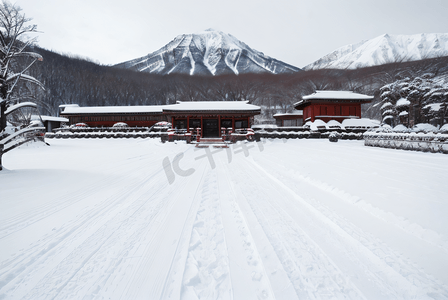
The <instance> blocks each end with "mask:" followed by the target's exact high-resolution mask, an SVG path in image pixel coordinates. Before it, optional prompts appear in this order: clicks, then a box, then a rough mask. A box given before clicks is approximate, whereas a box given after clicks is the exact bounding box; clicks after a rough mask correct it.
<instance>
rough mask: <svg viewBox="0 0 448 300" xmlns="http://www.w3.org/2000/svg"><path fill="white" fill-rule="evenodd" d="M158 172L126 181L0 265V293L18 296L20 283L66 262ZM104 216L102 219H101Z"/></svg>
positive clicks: (34, 278) (34, 279) (126, 205)
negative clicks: (0, 270)
mask: <svg viewBox="0 0 448 300" xmlns="http://www.w3.org/2000/svg"><path fill="white" fill-rule="evenodd" d="M161 172H162V169H161V168H160V169H158V170H156V171H155V172H153V173H150V174H149V175H148V176H146V177H145V178H143V179H142V180H139V181H137V182H133V183H131V184H130V185H126V183H127V182H124V183H123V185H124V186H120V185H119V186H118V193H117V194H115V195H114V196H112V197H109V198H107V199H104V200H103V201H101V202H99V203H98V204H96V205H95V206H94V207H93V208H89V209H88V210H87V211H85V212H84V213H81V214H79V215H78V217H77V218H76V219H74V220H72V221H70V222H68V223H66V224H64V225H63V227H61V228H60V229H58V230H56V231H55V232H54V233H52V234H49V235H47V236H45V237H43V239H42V240H40V241H38V242H37V243H35V245H30V247H29V249H26V250H24V251H22V253H23V254H21V255H19V256H16V257H13V258H12V259H10V260H8V261H5V262H3V263H2V268H1V269H3V270H5V272H4V273H2V274H0V279H1V282H2V284H3V287H5V286H6V285H8V286H9V288H6V290H5V289H1V288H0V292H2V293H10V294H11V293H14V295H16V294H17V293H18V291H17V290H16V289H17V288H23V286H21V283H22V282H28V285H29V286H32V284H33V282H34V283H37V281H38V280H39V279H40V278H42V276H43V275H45V274H43V273H42V272H45V271H44V270H46V269H48V267H49V266H53V267H56V265H55V262H56V264H58V262H60V261H64V260H66V259H67V258H65V259H64V255H67V251H72V250H71V249H73V248H74V247H80V246H81V245H83V244H85V241H86V238H88V236H89V234H92V231H94V230H95V229H98V228H101V226H104V225H103V224H104V223H107V222H109V221H110V216H114V215H117V214H119V213H120V210H121V209H125V208H127V207H129V206H131V205H132V203H127V201H128V200H129V199H128V198H129V195H132V194H133V193H135V192H136V191H138V190H139V189H140V188H141V187H142V186H143V185H144V184H145V183H146V182H148V181H149V180H151V179H152V178H154V177H156V176H157V175H159V174H160V173H161ZM159 177H160V176H159ZM122 179H123V178H122ZM106 180H107V179H106ZM109 183H110V182H109ZM99 191H102V190H99ZM92 197H94V195H93V196H92ZM104 217H106V218H105V219H104ZM29 253H33V255H31V256H30V255H29ZM49 259H51V262H50V264H48V260H49ZM59 264H60V263H59ZM6 267H7V268H6ZM37 274H39V275H37ZM36 275H37V276H36ZM47 292H48V291H47ZM44 293H45V291H44Z"/></svg>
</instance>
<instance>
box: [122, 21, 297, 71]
mask: <svg viewBox="0 0 448 300" xmlns="http://www.w3.org/2000/svg"><path fill="white" fill-rule="evenodd" d="M115 66H116V67H119V68H126V69H133V70H136V71H140V72H149V73H154V74H162V75H166V74H190V75H213V76H214V75H223V74H237V75H238V74H244V73H272V74H281V73H295V72H298V71H300V69H299V68H296V67H294V66H291V65H288V64H286V63H284V62H281V61H279V60H276V59H274V58H271V57H269V56H266V55H264V54H263V53H262V52H259V51H256V50H254V49H252V48H250V47H249V46H248V45H246V44H245V43H243V42H241V41H240V40H238V39H237V38H235V37H233V36H232V35H230V34H227V33H223V32H221V31H218V30H215V29H212V28H209V29H206V30H205V31H203V32H199V33H195V34H182V35H179V36H177V37H176V38H175V39H174V40H172V41H171V42H169V43H168V44H167V45H165V46H164V47H162V48H160V49H159V50H157V51H155V52H152V53H150V54H148V55H146V56H144V57H141V58H137V59H134V60H131V61H127V62H123V63H120V64H117V65H115Z"/></svg>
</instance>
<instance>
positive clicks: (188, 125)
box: [187, 116, 190, 132]
mask: <svg viewBox="0 0 448 300" xmlns="http://www.w3.org/2000/svg"><path fill="white" fill-rule="evenodd" d="M187 132H190V116H187Z"/></svg>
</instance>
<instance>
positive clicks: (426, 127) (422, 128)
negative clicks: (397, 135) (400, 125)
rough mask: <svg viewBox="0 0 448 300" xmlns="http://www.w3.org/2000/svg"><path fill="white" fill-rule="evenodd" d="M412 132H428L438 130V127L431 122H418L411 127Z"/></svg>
mask: <svg viewBox="0 0 448 300" xmlns="http://www.w3.org/2000/svg"><path fill="white" fill-rule="evenodd" d="M411 131H412V132H417V133H418V132H423V133H428V132H437V131H438V129H437V127H435V126H433V125H431V124H427V123H420V124H416V125H415V126H414V127H412V129H411Z"/></svg>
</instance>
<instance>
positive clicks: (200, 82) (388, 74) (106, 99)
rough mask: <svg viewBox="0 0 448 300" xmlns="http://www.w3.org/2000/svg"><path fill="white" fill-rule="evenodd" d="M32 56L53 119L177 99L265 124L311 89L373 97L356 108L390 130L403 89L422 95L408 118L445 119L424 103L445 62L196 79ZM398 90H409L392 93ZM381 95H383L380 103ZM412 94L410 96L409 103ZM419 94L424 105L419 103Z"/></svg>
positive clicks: (441, 85) (447, 73)
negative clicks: (255, 115) (70, 109)
mask: <svg viewBox="0 0 448 300" xmlns="http://www.w3.org/2000/svg"><path fill="white" fill-rule="evenodd" d="M32 50H33V51H34V52H36V53H39V54H40V55H42V57H43V59H44V63H42V64H39V65H38V66H33V68H32V69H31V70H30V72H31V75H32V76H34V77H35V78H37V79H38V80H39V81H41V82H42V83H43V84H44V86H45V88H46V90H45V91H37V90H36V93H37V99H36V101H37V103H38V105H39V107H40V109H41V113H42V114H44V115H56V114H57V110H58V106H59V105H60V104H72V103H73V104H79V105H81V106H97V105H98V106H102V105H125V106H126V105H161V104H172V103H175V102H176V101H179V100H183V101H192V100H194V101H206V100H207V101H238V100H249V101H250V102H251V103H253V104H256V105H260V106H262V107H263V114H264V116H263V117H264V119H267V120H269V119H270V118H271V117H272V115H273V114H275V113H281V112H290V111H291V110H292V109H293V108H292V105H291V104H293V103H295V102H297V101H299V100H300V99H301V97H302V96H303V95H307V94H311V93H313V92H314V91H316V90H351V91H355V92H359V93H364V94H367V95H374V96H375V100H374V101H373V103H371V104H366V105H365V106H364V107H363V110H364V112H363V115H364V116H365V117H368V118H374V119H378V120H383V119H384V120H389V121H388V122H391V121H392V120H394V122H395V124H396V123H397V122H400V120H402V121H403V122H409V121H406V120H408V119H406V120H405V119H403V109H404V108H403V107H400V105H401V103H402V102H399V103H398V106H397V101H398V100H399V99H402V98H406V97H407V95H408V92H410V90H411V89H412V88H411V87H416V86H419V87H421V88H422V89H423V90H422V91H421V92H420V94H421V95H420V97H419V98H418V100H412V101H413V103H414V102H415V101H418V104H419V107H418V108H417V110H418V114H416V118H419V119H421V120H420V121H434V120H435V121H438V122H442V121H443V118H444V117H443V116H442V115H444V116H446V108H445V109H440V110H438V112H437V113H435V111H434V108H438V107H440V105H439V106H437V107H436V106H431V108H429V106H428V105H429V104H432V103H446V98H447V95H446V90H447V88H446V84H447V83H446V82H447V80H446V79H447V78H448V58H447V57H441V58H435V59H427V60H421V61H416V62H404V63H401V62H396V63H392V64H387V65H382V66H375V67H368V68H361V69H356V70H334V69H321V70H314V71H301V72H298V73H296V74H285V75H270V74H246V75H239V76H237V75H225V76H214V77H204V76H188V75H176V74H173V75H165V76H161V75H152V74H147V73H138V72H135V71H129V70H123V69H118V68H114V67H111V66H103V65H99V64H97V63H94V62H92V61H89V60H87V59H83V58H80V57H74V56H70V55H63V54H58V53H55V52H52V51H48V50H45V49H41V48H38V47H34V48H33V49H32ZM417 82H420V83H419V84H417ZM406 86H408V87H409V89H401V90H400V89H399V87H400V88H404V87H406ZM428 89H429V90H437V91H438V92H437V93H438V94H437V96H436V95H435V94H434V95H432V94H431V96H430V95H426V93H428V92H429V90H428ZM414 90H415V89H414ZM385 91H389V92H390V94H388V95H389V97H388V98H386V93H385ZM423 91H425V92H424V93H423ZM422 93H423V94H422ZM392 94H393V95H392ZM415 95H416V92H414V93H413V94H412V95H411V96H410V97H411V98H412V97H414V96H415ZM424 95H426V96H425V97H426V98H425V99H423V98H422V97H423V96H424ZM412 99H414V98H412ZM410 101H411V100H410ZM379 103H381V104H382V105H378V104H379ZM409 107H413V106H409ZM443 107H445V106H443V105H442V108H443ZM386 108H387V109H386ZM413 113H414V112H413ZM400 114H401V115H400ZM436 115H437V116H436ZM400 116H401V117H400Z"/></svg>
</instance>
